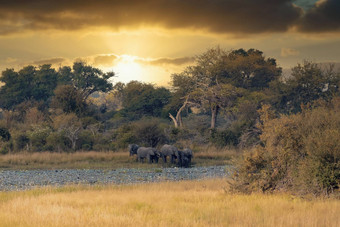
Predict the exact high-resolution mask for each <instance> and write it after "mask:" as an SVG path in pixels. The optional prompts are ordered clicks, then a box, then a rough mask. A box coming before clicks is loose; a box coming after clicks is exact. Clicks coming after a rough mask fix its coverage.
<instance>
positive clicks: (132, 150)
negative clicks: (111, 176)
mask: <svg viewBox="0 0 340 227" xmlns="http://www.w3.org/2000/svg"><path fill="white" fill-rule="evenodd" d="M138 148H139V146H138V145H137V144H129V146H128V150H129V152H130V156H132V155H134V154H137V150H138Z"/></svg>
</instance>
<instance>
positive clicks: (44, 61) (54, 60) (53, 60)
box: [32, 58, 66, 65]
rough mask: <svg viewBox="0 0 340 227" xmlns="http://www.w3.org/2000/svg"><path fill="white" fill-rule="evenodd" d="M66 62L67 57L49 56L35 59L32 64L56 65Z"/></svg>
mask: <svg viewBox="0 0 340 227" xmlns="http://www.w3.org/2000/svg"><path fill="white" fill-rule="evenodd" d="M65 62H66V59H65V58H49V59H42V60H36V61H33V62H32V64H33V65H45V64H51V65H56V64H62V63H65Z"/></svg>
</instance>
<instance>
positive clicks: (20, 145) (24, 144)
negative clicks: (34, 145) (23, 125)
mask: <svg viewBox="0 0 340 227" xmlns="http://www.w3.org/2000/svg"><path fill="white" fill-rule="evenodd" d="M29 142H30V139H29V138H28V136H27V135H26V134H19V135H17V136H16V137H14V148H15V150H16V151H20V150H24V149H26V150H28V146H29Z"/></svg>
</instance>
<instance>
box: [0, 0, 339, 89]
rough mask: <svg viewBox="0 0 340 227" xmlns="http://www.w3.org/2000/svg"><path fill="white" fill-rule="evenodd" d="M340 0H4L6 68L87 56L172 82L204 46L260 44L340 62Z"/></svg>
mask: <svg viewBox="0 0 340 227" xmlns="http://www.w3.org/2000/svg"><path fill="white" fill-rule="evenodd" d="M339 12H340V0H275V1H274V0H73V1H71V0H30V1H27V0H11V1H8V0H6V1H5V0H0V70H1V71H3V70H5V69H6V68H14V69H16V70H18V69H20V68H22V67H24V66H26V65H35V66H37V67H38V66H39V65H42V64H52V65H53V67H56V68H58V67H60V66H64V65H72V63H73V62H74V61H85V62H86V63H87V64H90V65H92V66H94V67H98V68H100V69H102V70H103V71H105V72H107V71H113V72H115V74H116V78H114V82H118V81H122V82H125V83H126V82H128V81H131V80H139V81H143V82H148V83H153V84H156V85H162V86H167V85H169V82H170V80H171V74H173V73H179V72H181V71H183V70H184V68H185V67H186V66H188V65H190V64H193V63H194V62H193V59H194V57H195V56H197V55H198V54H201V53H203V52H204V51H206V50H207V49H209V48H213V47H216V46H220V47H221V48H224V49H226V50H234V49H239V48H244V49H249V48H255V49H258V50H261V51H263V52H264V54H265V56H266V57H272V58H275V59H277V63H278V65H279V66H280V67H283V68H285V69H288V68H291V67H293V66H295V65H297V63H302V62H303V61H304V60H309V61H314V62H335V63H337V62H340V13H339Z"/></svg>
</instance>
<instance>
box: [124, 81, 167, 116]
mask: <svg viewBox="0 0 340 227" xmlns="http://www.w3.org/2000/svg"><path fill="white" fill-rule="evenodd" d="M122 93H123V96H122V97H123V108H124V111H125V112H126V113H127V115H128V116H129V117H131V118H134V119H139V118H141V117H142V116H153V117H159V116H161V113H162V109H163V107H164V106H165V105H166V104H167V103H168V102H169V99H170V97H171V93H170V91H169V90H168V89H166V88H164V87H159V88H155V87H154V86H153V85H152V84H147V83H141V82H138V81H131V82H129V83H128V84H126V85H125V86H124V88H123V90H122Z"/></svg>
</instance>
